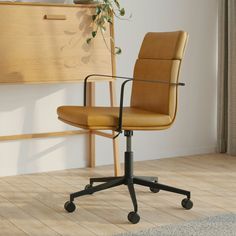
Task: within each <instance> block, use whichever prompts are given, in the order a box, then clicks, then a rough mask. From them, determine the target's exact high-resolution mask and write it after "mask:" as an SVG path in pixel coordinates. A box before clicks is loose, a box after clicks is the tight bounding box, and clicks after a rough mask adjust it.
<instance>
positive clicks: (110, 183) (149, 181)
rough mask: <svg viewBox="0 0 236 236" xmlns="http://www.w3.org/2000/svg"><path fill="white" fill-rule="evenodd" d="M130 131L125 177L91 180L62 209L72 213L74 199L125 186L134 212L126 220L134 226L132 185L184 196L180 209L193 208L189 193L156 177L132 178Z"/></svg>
mask: <svg viewBox="0 0 236 236" xmlns="http://www.w3.org/2000/svg"><path fill="white" fill-rule="evenodd" d="M132 134H133V132H132V131H125V136H126V137H127V151H126V152H125V175H124V176H122V177H104V178H91V179H90V184H88V185H86V186H85V189H84V190H82V191H79V192H75V193H72V194H70V201H68V202H66V203H65V205H64V208H65V210H66V211H68V212H73V211H74V210H75V209H76V206H75V204H74V203H73V201H74V199H75V198H77V197H81V196H84V195H89V194H93V193H95V192H99V191H102V190H105V189H109V188H114V187H117V186H119V185H127V187H128V190H129V194H130V197H131V200H132V203H133V207H134V211H131V212H130V213H129V214H128V220H129V221H130V222H131V223H133V224H136V223H138V222H139V220H140V216H139V215H138V204H137V200H136V194H135V189H134V184H137V185H142V186H145V187H149V189H150V191H151V192H153V193H157V192H159V191H160V190H164V191H168V192H172V193H177V194H182V195H186V196H187V198H184V199H183V200H182V203H181V204H182V207H183V208H185V209H187V210H189V209H191V208H192V207H193V203H192V201H191V200H190V197H191V193H190V192H189V191H186V190H183V189H179V188H175V187H171V186H167V185H163V184H160V183H158V178H157V177H146V176H134V175H133V152H132V151H131V150H130V149H131V136H132ZM97 182H103V183H102V184H99V185H96V186H93V184H94V183H97Z"/></svg>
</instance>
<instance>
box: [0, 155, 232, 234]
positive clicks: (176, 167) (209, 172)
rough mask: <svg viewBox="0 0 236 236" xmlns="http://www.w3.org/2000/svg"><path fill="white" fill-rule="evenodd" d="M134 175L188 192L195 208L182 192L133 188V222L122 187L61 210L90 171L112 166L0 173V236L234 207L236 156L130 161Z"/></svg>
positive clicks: (99, 229) (154, 222)
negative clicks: (154, 178)
mask: <svg viewBox="0 0 236 236" xmlns="http://www.w3.org/2000/svg"><path fill="white" fill-rule="evenodd" d="M135 172H136V175H151V176H156V175H157V176H158V177H159V181H160V182H161V183H163V184H168V185H173V186H176V187H180V188H184V189H187V190H190V191H191V192H192V200H193V202H194V207H193V209H192V210H190V211H187V210H184V209H182V207H181V206H180V202H181V200H182V198H183V197H182V196H181V195H176V194H173V193H167V192H164V191H161V192H159V193H157V194H154V193H151V192H149V190H148V189H145V188H144V187H139V186H138V187H137V188H136V190H137V198H138V203H139V214H140V216H141V221H140V223H139V224H137V225H132V224H130V223H128V222H127V214H128V212H129V211H131V210H132V204H131V200H130V198H129V196H128V191H127V189H126V187H125V186H122V187H118V188H114V189H113V190H106V191H103V192H99V193H96V194H94V195H91V196H84V197H81V198H79V199H76V201H75V203H76V205H77V210H76V212H74V213H72V214H68V213H66V212H65V211H64V209H63V205H64V202H65V201H67V200H68V194H69V193H70V192H73V191H77V190H80V189H83V187H84V186H85V185H86V184H87V183H88V178H89V177H91V176H99V177H100V176H104V175H105V176H109V175H112V174H113V167H112V166H105V167H98V168H96V169H92V170H91V169H74V170H66V171H56V172H50V173H43V174H32V175H21V176H13V177H4V178H0V235H3V236H7V235H10V236H17V235H40V236H42V235H43V236H46V235H50V236H52V235H76V236H78V235H81V236H86V235H114V234H116V233H121V232H126V231H137V230H140V229H144V228H150V227H154V226H160V225H165V224H171V223H179V222H183V221H187V220H192V219H198V218H203V217H207V216H211V215H217V214H221V213H228V212H236V201H235V199H236V198H235V196H236V157H230V156H227V155H220V154H212V155H203V156H192V157H179V158H170V159H162V160H155V161H144V162H136V163H135Z"/></svg>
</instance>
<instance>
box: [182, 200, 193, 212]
mask: <svg viewBox="0 0 236 236" xmlns="http://www.w3.org/2000/svg"><path fill="white" fill-rule="evenodd" d="M181 205H182V207H183V208H185V209H186V210H190V209H191V208H192V207H193V202H192V201H191V200H190V199H188V198H184V199H183V200H182V202H181Z"/></svg>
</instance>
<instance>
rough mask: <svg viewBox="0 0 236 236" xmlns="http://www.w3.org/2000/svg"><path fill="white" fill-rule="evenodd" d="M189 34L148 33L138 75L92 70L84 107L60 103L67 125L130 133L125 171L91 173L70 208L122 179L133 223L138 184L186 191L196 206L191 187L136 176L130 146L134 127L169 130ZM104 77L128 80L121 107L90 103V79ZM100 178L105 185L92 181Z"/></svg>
mask: <svg viewBox="0 0 236 236" xmlns="http://www.w3.org/2000/svg"><path fill="white" fill-rule="evenodd" d="M187 39H188V34H187V33H186V32H183V31H178V32H163V33H147V34H146V36H145V38H144V40H143V43H142V46H141V50H140V52H139V56H138V59H137V61H136V64H135V67H134V76H133V78H128V77H122V76H110V75H98V74H93V75H88V76H87V77H86V78H85V81H84V106H61V107H59V108H58V109H57V113H58V118H59V119H60V120H61V121H63V122H65V123H67V124H70V125H73V126H76V127H80V128H84V129H89V130H112V131H117V135H119V134H120V133H122V132H124V136H125V137H126V152H125V155H124V164H125V165H124V176H121V177H104V178H91V179H90V183H89V184H88V185H86V187H85V189H84V190H82V191H79V192H75V193H72V194H70V200H69V201H67V202H66V203H65V205H64V208H65V210H66V211H68V212H73V211H74V210H75V209H76V206H75V204H74V203H73V201H74V199H75V198H77V197H80V196H83V195H87V194H93V193H95V192H98V191H102V190H105V189H109V188H113V187H116V186H119V185H123V184H124V185H127V187H128V190H129V194H130V197H131V199H132V203H133V207H134V211H131V212H130V213H129V214H128V220H129V221H130V222H131V223H133V224H136V223H138V222H139V220H140V216H139V215H138V204H137V200H136V195H135V189H134V184H138V185H142V186H145V187H149V189H150V191H151V192H153V193H157V192H159V191H160V190H164V191H169V192H173V193H177V194H182V195H186V198H184V199H183V200H182V203H181V204H182V207H183V208H185V209H187V210H189V209H191V208H192V206H193V203H192V201H191V200H190V194H191V193H190V192H189V191H186V190H183V189H179V188H175V187H170V186H167V185H163V184H160V183H159V182H158V178H157V177H139V176H135V175H134V174H133V152H132V147H131V139H132V136H133V131H135V130H143V131H145V130H149V131H150V130H164V129H167V128H169V127H170V126H171V125H172V124H173V122H174V120H175V116H176V111H177V95H178V93H177V92H178V91H177V90H178V87H179V86H184V83H180V82H178V78H179V71H180V66H181V61H182V58H183V54H184V51H185V46H186V43H187ZM101 76H103V77H110V78H119V79H124V81H123V83H122V85H121V93H120V107H86V87H87V83H88V82H89V79H90V78H93V79H94V78H96V77H101ZM93 81H94V80H93ZM130 82H132V83H133V84H132V93H131V102H130V107H124V106H123V101H124V95H125V86H126V85H127V84H128V83H130ZM117 135H116V136H117ZM114 138H115V137H114ZM95 182H101V183H102V184H99V185H95V186H93V185H94V183H95Z"/></svg>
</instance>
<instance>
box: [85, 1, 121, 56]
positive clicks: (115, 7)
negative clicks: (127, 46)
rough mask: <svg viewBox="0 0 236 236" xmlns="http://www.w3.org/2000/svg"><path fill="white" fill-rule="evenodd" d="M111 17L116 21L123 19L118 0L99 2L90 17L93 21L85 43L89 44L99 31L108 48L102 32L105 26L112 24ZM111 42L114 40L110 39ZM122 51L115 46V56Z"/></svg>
mask: <svg viewBox="0 0 236 236" xmlns="http://www.w3.org/2000/svg"><path fill="white" fill-rule="evenodd" d="M113 15H114V16H115V17H117V18H118V19H124V18H123V17H124V16H125V9H124V8H123V7H121V6H120V3H119V0H100V1H99V2H98V5H97V6H96V9H95V14H94V15H92V20H93V31H92V32H91V37H89V38H88V39H87V43H88V44H89V43H90V42H91V41H92V40H93V39H94V38H95V37H96V35H97V33H98V31H101V34H102V37H103V40H104V42H105V44H106V46H107V48H108V49H109V50H110V51H112V50H111V48H109V46H108V44H107V42H106V40H105V37H104V32H105V31H106V25H107V23H108V24H113V23H114V22H113ZM111 41H112V42H113V43H114V39H113V38H112V37H111ZM121 52H122V50H121V48H120V47H117V46H115V52H114V53H115V54H121Z"/></svg>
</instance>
